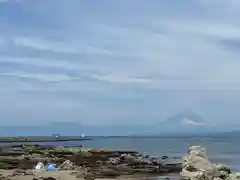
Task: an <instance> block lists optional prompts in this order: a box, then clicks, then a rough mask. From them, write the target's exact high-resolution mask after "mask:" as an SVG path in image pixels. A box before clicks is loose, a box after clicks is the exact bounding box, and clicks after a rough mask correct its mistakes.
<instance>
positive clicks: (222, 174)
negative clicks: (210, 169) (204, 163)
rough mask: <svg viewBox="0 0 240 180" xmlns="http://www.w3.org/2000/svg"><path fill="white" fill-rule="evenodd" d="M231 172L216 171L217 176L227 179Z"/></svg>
mask: <svg viewBox="0 0 240 180" xmlns="http://www.w3.org/2000/svg"><path fill="white" fill-rule="evenodd" d="M228 175H229V173H228V172H226V171H216V172H215V177H216V178H220V179H226V178H227V177H228Z"/></svg>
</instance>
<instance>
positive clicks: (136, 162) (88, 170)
mask: <svg viewBox="0 0 240 180" xmlns="http://www.w3.org/2000/svg"><path fill="white" fill-rule="evenodd" d="M39 162H41V163H43V164H44V165H47V164H51V163H54V164H56V166H57V171H59V172H60V171H71V172H73V171H75V172H76V177H86V178H90V177H96V178H104V177H106V178H115V177H119V176H121V175H141V174H144V175H150V176H152V175H161V174H165V173H170V172H177V173H179V172H180V171H181V169H182V166H181V163H180V162H176V160H175V159H173V158H172V159H171V158H170V157H166V156H164V157H151V156H149V155H143V154H140V153H138V152H136V151H123V150H121V151H118V150H109V149H86V148H82V147H74V148H72V147H51V146H40V145H19V146H8V147H1V148H0V169H20V170H26V171H27V170H32V169H33V168H34V167H35V166H36V165H37V164H38V163H39ZM37 171H46V167H45V168H40V169H39V170H36V171H35V172H36V173H38V172H37ZM23 172H24V171H23Z"/></svg>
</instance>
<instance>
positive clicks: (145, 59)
mask: <svg viewBox="0 0 240 180" xmlns="http://www.w3.org/2000/svg"><path fill="white" fill-rule="evenodd" d="M239 16H240V1H239V0H228V1H226V0H185V1H179V0H149V1H146V0H114V1H113V0H101V1H98V0H51V1H49V0H38V1H37V0H36V1H34V0H0V32H1V33H0V114H1V118H0V119H1V121H2V122H1V123H2V124H14V123H18V124H36V123H46V122H49V121H77V122H81V123H85V124H102V123H104V124H109V123H110V124H113V123H155V122H159V121H162V120H164V119H165V118H167V117H169V116H171V115H172V114H174V113H177V112H180V111H182V110H192V111H194V112H196V113H198V114H200V115H201V116H203V117H204V118H205V120H206V121H207V122H209V123H230V122H231V123H237V121H239V118H240V115H239V107H240V93H239V92H240V91H239V90H240V83H239V77H240V70H239V69H240V51H239V48H240V20H239V18H238V17H239Z"/></svg>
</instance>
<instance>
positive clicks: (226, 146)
mask: <svg viewBox="0 0 240 180" xmlns="http://www.w3.org/2000/svg"><path fill="white" fill-rule="evenodd" d="M44 144H53V143H44ZM54 144H55V145H69V146H76V145H80V144H81V145H84V146H85V147H91V148H114V149H131V150H137V151H139V152H142V153H147V154H149V155H154V156H162V155H167V156H170V157H173V156H174V157H182V156H184V155H185V154H186V153H187V149H188V147H189V145H200V146H202V147H205V148H206V150H207V153H208V156H209V158H210V160H211V161H212V162H214V163H223V164H227V165H229V166H231V168H232V169H233V171H240V141H239V139H238V138H149V137H145V138H109V139H104V138H96V139H93V140H92V141H83V142H66V143H65V142H64V143H54Z"/></svg>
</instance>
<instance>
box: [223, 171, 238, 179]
mask: <svg viewBox="0 0 240 180" xmlns="http://www.w3.org/2000/svg"><path fill="white" fill-rule="evenodd" d="M239 179H240V173H239V172H238V173H232V174H229V176H228V177H227V178H226V180H239Z"/></svg>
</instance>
